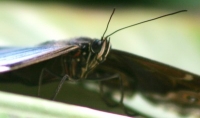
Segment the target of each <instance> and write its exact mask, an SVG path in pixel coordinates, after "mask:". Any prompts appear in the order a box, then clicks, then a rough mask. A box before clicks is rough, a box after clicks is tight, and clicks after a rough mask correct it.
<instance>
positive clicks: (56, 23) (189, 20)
mask: <svg viewBox="0 0 200 118" xmlns="http://www.w3.org/2000/svg"><path fill="white" fill-rule="evenodd" d="M199 5H200V1H187V2H186V1H181V0H176V1H173V0H165V1H150V0H148V1H147V0H143V1H128V0H127V1H123V2H122V1H115V0H108V1H100V0H96V1H81V0H71V1H70V0H69V1H66V2H54V1H43V2H32V1H29V2H23V1H18V2H17V1H15V2H13V1H12V2H11V1H10V2H5V1H4V2H2V1H1V2H0V46H32V45H36V44H39V43H41V42H44V41H47V40H62V39H71V38H75V37H80V36H86V37H91V38H101V36H102V34H103V32H104V30H105V27H106V24H107V22H108V19H109V17H110V15H111V12H112V10H113V8H116V12H115V14H114V16H113V18H112V20H111V23H110V26H109V29H108V31H107V34H109V33H111V32H113V31H114V30H116V29H119V28H121V27H124V26H127V25H130V24H133V23H137V22H141V21H144V20H148V19H151V18H154V17H157V16H161V15H164V14H167V13H171V12H175V11H178V10H182V9H186V10H188V12H185V13H180V14H177V15H174V16H169V17H166V18H162V19H159V20H156V21H152V22H149V23H145V24H142V25H140V26H136V27H132V28H129V29H126V30H123V31H121V32H118V33H117V34H114V35H113V36H111V43H112V48H114V49H119V50H123V51H127V52H130V53H134V54H137V55H141V56H143V57H146V58H150V59H153V60H157V61H160V62H162V63H166V64H169V65H172V66H175V67H178V68H181V69H184V70H187V71H190V72H193V73H196V74H198V75H200V71H199V70H200V40H199V38H200V34H199V31H200V7H199ZM2 86H5V88H6V86H8V85H1V87H2ZM8 91H11V89H9V90H8ZM97 97H98V96H97ZM138 104H139V105H138ZM138 104H136V105H135V106H141V105H140V103H138ZM143 107H144V108H145V107H146V106H143ZM144 108H141V107H140V108H137V109H138V110H143V111H142V112H145V113H147V111H149V109H148V110H144ZM154 111H156V110H154ZM151 112H153V111H151ZM147 114H150V113H147ZM161 114H162V113H161ZM151 115H152V114H151ZM153 115H157V116H159V113H157V111H156V114H155V113H153ZM153 115H152V116H153ZM166 117H168V116H166Z"/></svg>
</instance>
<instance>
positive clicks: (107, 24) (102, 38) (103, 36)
mask: <svg viewBox="0 0 200 118" xmlns="http://www.w3.org/2000/svg"><path fill="white" fill-rule="evenodd" d="M114 13H115V8H114V9H113V12H112V14H111V16H110V19H109V21H108V23H107V26H106V30H105V31H104V33H103V36H102V39H103V37H104V35H105V33H106V31H107V29H108V26H109V24H110V21H111V19H112V16H113V14H114Z"/></svg>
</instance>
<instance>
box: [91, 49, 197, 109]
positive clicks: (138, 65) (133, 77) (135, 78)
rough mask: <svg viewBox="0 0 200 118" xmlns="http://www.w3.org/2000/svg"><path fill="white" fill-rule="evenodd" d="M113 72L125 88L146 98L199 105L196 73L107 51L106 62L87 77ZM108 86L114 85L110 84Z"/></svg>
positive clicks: (116, 51)
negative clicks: (117, 75) (118, 76)
mask: <svg viewBox="0 0 200 118" xmlns="http://www.w3.org/2000/svg"><path fill="white" fill-rule="evenodd" d="M115 73H118V74H119V75H120V77H121V78H122V80H123V81H124V83H123V84H124V86H125V88H126V89H129V90H130V91H139V92H141V93H142V94H143V95H144V96H146V97H148V98H150V99H155V100H156V101H159V100H160V101H175V102H179V103H180V104H184V105H185V104H187V105H193V106H194V105H197V106H199V105H200V102H199V100H198V99H200V94H199V93H198V92H199V90H200V76H198V75H196V74H193V73H190V72H187V71H184V70H181V69H178V68H174V67H172V66H169V65H165V64H162V63H159V62H156V61H152V60H149V59H146V58H143V57H140V56H137V55H134V54H130V53H126V52H122V51H118V50H111V52H110V55H109V56H108V57H107V59H106V61H105V62H104V63H102V64H100V65H99V66H98V67H97V68H96V70H94V73H93V74H91V75H89V77H88V78H95V77H96V78H97V77H99V78H106V77H109V76H111V75H113V74H115ZM116 83H117V82H116ZM108 85H109V86H115V85H114V84H113V83H110V84H108ZM118 88H119V86H118Z"/></svg>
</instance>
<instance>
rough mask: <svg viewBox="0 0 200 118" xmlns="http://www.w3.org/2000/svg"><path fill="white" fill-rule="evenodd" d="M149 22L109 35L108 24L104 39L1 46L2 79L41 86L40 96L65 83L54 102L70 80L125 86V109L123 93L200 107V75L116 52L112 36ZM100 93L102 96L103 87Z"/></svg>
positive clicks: (0, 68)
mask: <svg viewBox="0 0 200 118" xmlns="http://www.w3.org/2000/svg"><path fill="white" fill-rule="evenodd" d="M114 11H115V10H114ZM114 11H113V13H114ZM184 11H185V10H182V11H178V12H174V13H171V14H167V15H164V16H161V17H157V18H154V19H150V20H147V21H144V22H148V21H151V20H155V19H158V18H162V17H165V16H169V15H173V14H176V13H180V12H184ZM113 13H112V15H113ZM112 15H111V17H112ZM111 17H110V19H109V22H110V20H111ZM109 22H108V24H109ZM144 22H140V23H137V24H134V25H130V26H127V27H123V28H120V29H118V30H116V31H114V32H113V33H111V34H109V35H107V36H106V37H104V35H105V33H106V31H107V28H108V25H107V28H106V30H105V32H104V34H103V36H102V38H101V39H100V40H99V39H91V38H87V37H80V38H75V39H72V40H68V41H65V40H63V41H49V42H45V43H42V44H40V45H38V46H33V47H1V48H0V81H1V82H18V81H20V82H22V83H24V84H27V85H39V88H38V95H40V87H41V84H42V83H48V82H53V81H57V80H60V83H59V85H58V87H57V90H56V92H55V94H54V96H53V97H52V99H55V98H56V96H57V94H58V93H59V91H60V89H61V87H62V85H63V83H64V82H65V81H66V80H67V81H80V80H91V81H103V83H104V85H106V86H109V87H113V88H118V89H119V88H120V92H121V98H120V104H121V106H122V107H124V105H123V96H124V90H129V91H134V92H135V91H139V92H141V93H142V94H143V95H144V96H145V97H146V98H148V99H149V100H151V101H154V102H160V101H161V102H172V103H174V104H176V105H180V106H188V107H190V106H191V107H194V106H195V107H198V106H199V103H200V102H199V94H198V92H199V89H200V87H199V84H200V81H199V79H200V76H199V75H195V74H193V73H190V72H187V71H184V70H180V69H178V68H174V67H171V66H168V65H165V64H162V63H159V62H156V61H153V60H149V59H146V58H143V57H140V56H137V55H134V54H130V53H126V52H123V51H120V50H114V49H111V44H110V38H109V37H110V36H111V35H112V34H114V33H116V32H118V31H120V30H123V29H125V28H129V27H132V26H135V25H138V24H141V23H144ZM107 80H110V81H107ZM118 81H120V82H118ZM116 83H119V84H120V85H118V84H116ZM101 93H102V94H103V87H101ZM104 100H105V101H106V98H104ZM108 104H109V103H108Z"/></svg>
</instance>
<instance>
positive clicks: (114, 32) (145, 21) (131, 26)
mask: <svg viewBox="0 0 200 118" xmlns="http://www.w3.org/2000/svg"><path fill="white" fill-rule="evenodd" d="M186 11H187V10H180V11H177V12H173V13H169V14H166V15H163V16H159V17H156V18H152V19H149V20H146V21H142V22H139V23H136V24H133V25H129V26H126V27H122V28H120V29H118V30H116V31H114V32H112V33H111V34H109V35H107V36H106V37H109V36H111V35H113V34H115V33H116V32H119V31H121V30H123V29H126V28H129V27H132V26H136V25H139V24H142V23H146V22H149V21H153V20H156V19H160V18H163V17H166V16H170V15H174V14H178V13H181V12H186ZM111 17H112V16H111ZM109 22H110V20H109ZM108 24H109V23H108ZM106 30H107V29H106Z"/></svg>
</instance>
